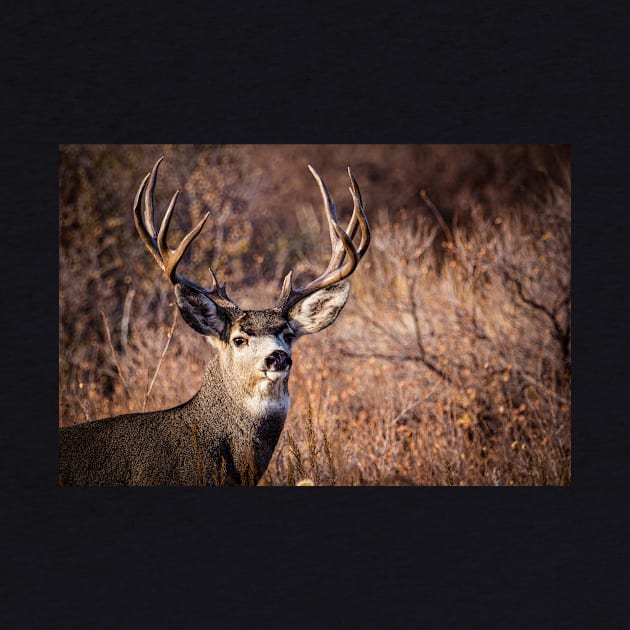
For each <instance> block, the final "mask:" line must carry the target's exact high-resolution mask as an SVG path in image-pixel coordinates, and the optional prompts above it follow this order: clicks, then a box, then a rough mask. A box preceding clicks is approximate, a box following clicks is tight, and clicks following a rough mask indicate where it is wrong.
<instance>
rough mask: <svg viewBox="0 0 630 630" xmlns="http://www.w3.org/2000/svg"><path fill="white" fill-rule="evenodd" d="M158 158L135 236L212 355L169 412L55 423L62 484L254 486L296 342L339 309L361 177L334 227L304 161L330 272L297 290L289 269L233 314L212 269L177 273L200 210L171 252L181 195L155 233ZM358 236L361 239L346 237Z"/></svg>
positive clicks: (138, 207)
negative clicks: (348, 212) (200, 275)
mask: <svg viewBox="0 0 630 630" xmlns="http://www.w3.org/2000/svg"><path fill="white" fill-rule="evenodd" d="M162 159H163V157H162V158H160V159H159V160H158V161H157V162H156V164H155V166H154V167H153V169H152V170H151V172H150V173H148V174H147V176H146V177H145V178H144V179H143V180H142V183H141V184H140V187H139V188H138V192H137V193H136V197H135V201H134V206H133V214H134V220H135V224H136V228H137V230H138V233H139V234H140V238H141V239H142V241H143V242H144V244H145V245H146V247H147V249H148V250H149V252H150V253H151V255H152V256H153V258H154V259H155V261H156V262H157V264H158V265H159V267H160V268H161V269H162V270H164V271H165V272H166V274H167V276H168V277H169V279H170V281H171V283H172V284H173V285H174V287H175V296H176V300H177V305H178V307H179V310H180V312H181V315H182V317H183V319H184V320H185V321H186V323H187V324H188V325H189V326H190V327H191V328H192V329H193V330H195V331H196V332H198V333H200V334H201V335H203V336H205V337H206V339H207V340H208V341H209V342H210V343H211V344H212V345H213V346H214V347H215V348H216V350H217V352H216V354H215V356H214V358H213V359H212V360H211V361H210V363H209V365H208V366H207V368H206V372H205V375H204V378H203V382H202V385H201V388H200V390H199V392H198V393H197V394H196V395H195V396H193V397H192V398H191V399H190V400H189V401H188V402H186V403H184V404H181V405H179V406H177V407H173V408H172V409H166V410H163V411H154V412H148V413H132V414H125V415H121V416H116V417H113V418H107V419H104V420H95V421H91V422H86V423H83V424H78V425H74V426H70V427H66V428H62V429H61V430H60V467H59V468H60V470H59V480H60V483H61V484H63V485H206V484H232V485H244V484H253V483H257V482H258V481H259V480H260V478H261V476H262V475H263V474H264V472H265V470H266V469H267V466H268V464H269V460H270V459H271V456H272V454H273V451H274V449H275V447H276V444H277V442H278V439H279V437H280V433H281V431H282V428H283V426H284V422H285V419H286V416H287V412H288V409H289V391H288V380H289V374H290V371H291V347H292V344H293V342H294V341H295V340H296V339H297V338H299V337H301V336H302V335H307V334H310V333H315V332H319V331H320V330H322V329H324V328H326V327H327V326H330V324H332V323H333V322H334V321H335V320H336V319H337V316H338V315H339V313H340V311H341V309H342V308H343V307H344V305H345V303H346V300H347V299H348V294H349V290H350V285H349V283H348V281H347V278H348V277H349V276H350V275H351V274H352V273H353V272H354V270H355V269H356V267H357V264H358V262H359V261H360V260H361V258H362V257H363V255H364V254H365V252H366V250H367V248H368V245H369V242H370V230H369V226H368V222H367V219H366V216H365V212H364V210H363V202H362V199H361V193H360V191H359V185H358V183H357V181H356V179H355V178H354V176H353V174H352V172H351V171H350V169H348V174H349V176H350V193H351V195H352V198H353V200H354V209H353V212H352V216H351V218H350V221H349V223H348V226H347V228H346V230H344V229H343V228H342V227H341V226H340V225H339V223H338V220H337V213H336V209H335V204H334V203H333V201H332V199H331V196H330V193H329V191H328V188H327V187H326V185H325V184H324V182H323V180H322V179H321V177H320V176H319V175H318V174H317V172H316V171H315V169H313V168H312V167H311V166H309V167H308V168H309V169H310V171H311V174H312V175H313V177H314V178H315V181H316V182H317V184H318V186H319V189H320V191H321V195H322V198H323V201H324V209H325V213H326V217H327V220H328V227H329V231H330V239H331V244H332V253H331V257H330V262H329V263H328V267H327V268H326V270H325V271H324V272H323V273H322V274H321V275H320V276H319V277H318V278H316V279H315V280H313V281H312V282H309V283H308V284H306V285H304V286H301V287H299V288H294V286H293V283H292V274H293V272H292V271H290V272H289V273H288V274H287V275H286V277H285V278H284V281H283V284H282V290H281V292H280V297H279V299H278V301H277V302H276V304H275V306H274V307H273V308H270V309H265V310H248V311H244V310H241V309H240V308H239V307H238V305H237V304H236V303H235V302H234V301H232V299H230V297H228V294H227V291H226V285H225V283H223V284H219V282H218V280H217V277H216V274H215V272H214V271H213V270H210V272H211V284H210V286H209V287H207V288H206V287H202V286H200V285H198V284H195V283H194V282H191V281H190V280H188V279H186V278H184V277H183V276H182V275H180V274H179V273H178V272H177V265H178V263H179V262H180V260H181V258H182V256H183V254H184V252H185V251H186V250H187V248H188V247H189V245H190V244H191V242H192V241H193V240H194V239H195V238H196V237H197V236H198V234H199V233H200V232H201V229H202V228H203V226H204V223H205V222H206V220H207V218H208V214H206V216H205V217H204V218H203V219H202V220H201V221H200V222H199V224H198V225H197V226H196V227H195V228H194V229H193V230H191V231H190V232H189V233H188V234H187V235H186V236H185V237H184V238H183V240H182V242H181V243H180V244H179V246H178V247H177V248H176V249H171V248H170V247H169V246H168V245H167V240H166V235H167V232H168V228H169V224H170V222H171V218H172V216H173V210H174V208H175V203H176V201H177V197H178V194H179V191H177V192H176V193H175V194H174V195H173V198H172V199H171V202H170V204H169V206H168V209H167V210H166V214H165V216H164V219H163V220H162V223H161V226H160V229H159V230H156V228H155V225H154V209H153V191H154V189H155V184H156V178H157V173H158V167H159V165H160V162H161V161H162ZM357 230H358V231H359V232H360V243H359V245H358V247H356V246H355V244H354V240H353V239H354V238H355V235H356V233H357Z"/></svg>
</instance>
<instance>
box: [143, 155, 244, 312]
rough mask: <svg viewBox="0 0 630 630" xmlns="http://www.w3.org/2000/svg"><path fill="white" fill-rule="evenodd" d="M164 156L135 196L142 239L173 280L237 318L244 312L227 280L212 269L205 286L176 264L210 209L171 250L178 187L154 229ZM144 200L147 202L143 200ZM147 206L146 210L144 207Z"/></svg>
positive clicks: (200, 227) (198, 230) (196, 233)
mask: <svg viewBox="0 0 630 630" xmlns="http://www.w3.org/2000/svg"><path fill="white" fill-rule="evenodd" d="M163 159H164V156H162V157H161V158H160V159H159V160H158V161H157V162H156V163H155V165H154V166H153V168H152V169H151V172H150V173H148V174H147V175H146V177H145V178H144V179H143V180H142V183H141V184H140V187H139V188H138V192H137V193H136V198H135V200H134V203H133V218H134V221H135V224H136V229H137V230H138V234H140V238H141V239H142V241H143V242H144V244H145V245H146V247H147V249H148V250H149V252H150V253H151V255H152V256H153V258H155V260H156V262H157V264H158V265H159V266H160V268H161V269H162V270H164V271H165V272H166V275H167V276H168V277H169V279H170V281H171V282H172V283H173V284H174V285H175V284H183V285H185V286H187V287H189V288H191V289H193V290H195V291H198V292H200V293H203V294H204V295H206V296H208V297H209V298H210V299H211V300H212V301H213V302H215V304H217V305H218V306H221V307H222V308H224V309H226V310H227V312H228V313H229V314H230V315H231V316H232V317H237V316H239V315H241V314H242V311H241V309H240V308H239V307H238V305H237V304H236V303H235V302H233V301H232V300H231V299H230V298H229V297H228V294H227V291H226V285H225V282H224V283H223V284H221V285H220V284H219V282H218V280H217V276H216V274H215V272H214V270H212V269H210V273H211V277H212V286H211V287H210V288H206V287H202V286H200V285H198V284H196V283H194V282H191V281H190V280H188V279H186V278H184V276H182V275H180V274H179V273H177V265H178V264H179V261H180V260H181V259H182V256H183V255H184V252H185V251H186V250H187V249H188V247H189V246H190V244H191V243H192V242H193V240H194V239H195V238H196V237H197V236H198V234H199V232H201V230H202V228H203V226H204V224H205V222H206V220H207V219H208V215H209V214H210V213H209V212H208V213H206V216H205V217H203V219H201V221H199V223H198V224H197V225H196V226H195V227H194V228H193V229H192V230H191V231H190V232H189V233H188V234H186V236H184V238H183V239H182V241H181V243H180V244H179V245H178V246H177V249H171V248H170V247H169V246H168V244H167V242H166V234H167V232H168V228H169V226H170V224H171V218H172V217H173V211H174V210H175V204H176V203H177V198H178V197H179V190H178V191H176V192H175V194H174V195H173V197H172V199H171V202H170V203H169V204H168V208H167V210H166V214H165V215H164V218H163V219H162V223H161V225H160V229H159V231H156V229H155V211H154V208H153V191H154V190H155V183H156V181H157V172H158V167H159V166H160V163H161V162H162V160H163ZM142 201H144V204H143V203H142ZM143 205H144V211H143V209H142V206H143Z"/></svg>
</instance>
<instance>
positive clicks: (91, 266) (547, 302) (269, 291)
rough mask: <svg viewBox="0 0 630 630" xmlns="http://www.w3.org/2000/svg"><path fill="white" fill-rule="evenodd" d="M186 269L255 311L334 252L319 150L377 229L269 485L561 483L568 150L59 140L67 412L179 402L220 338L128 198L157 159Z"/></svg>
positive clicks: (566, 399)
mask: <svg viewBox="0 0 630 630" xmlns="http://www.w3.org/2000/svg"><path fill="white" fill-rule="evenodd" d="M161 155H164V156H165V158H166V159H165V160H164V162H163V163H162V166H161V168H160V175H159V177H158V183H157V187H156V190H155V195H154V198H155V207H156V215H157V218H156V221H157V222H159V221H160V220H161V217H162V215H163V212H164V210H165V209H166V206H167V205H168V202H169V200H170V198H171V196H172V194H173V193H174V192H175V190H181V195H180V199H179V202H178V205H177V208H176V211H175V215H174V218H173V222H172V225H171V228H170V231H169V241H170V244H171V246H174V245H176V244H177V243H178V241H179V239H180V238H181V237H182V236H183V235H184V234H185V233H186V232H187V231H189V230H190V228H191V227H192V226H193V225H195V224H196V223H197V222H198V221H199V220H200V218H201V217H202V216H203V215H204V214H205V213H206V212H208V211H209V212H210V218H209V220H208V222H207V223H206V226H205V228H204V230H203V232H202V234H201V235H200V236H199V237H198V238H197V239H196V240H195V242H194V244H193V245H192V246H191V248H190V251H189V252H187V254H186V257H185V258H184V260H183V261H182V264H181V265H180V272H181V273H183V274H184V275H185V276H186V277H188V278H189V279H191V280H194V281H196V282H198V283H200V284H205V285H208V284H209V277H210V275H209V271H208V268H209V267H212V268H214V269H215V270H216V272H217V275H218V277H219V279H220V281H227V283H228V290H229V293H230V297H231V298H232V299H234V300H235V301H236V302H237V303H238V304H239V305H240V306H241V307H242V308H265V307H268V306H271V305H272V304H273V303H274V301H275V299H276V297H277V296H278V294H279V289H280V284H281V281H282V278H283V277H284V275H285V274H286V273H287V271H288V270H289V269H293V270H294V273H295V279H296V281H297V283H300V282H303V281H308V280H310V279H312V278H313V277H315V276H316V275H319V273H321V272H322V271H323V269H324V268H325V266H326V264H327V262H328V257H329V247H330V244H329V243H330V241H329V237H328V228H327V225H326V222H325V219H324V215H323V206H322V201H321V197H320V193H319V190H318V188H317V185H316V184H315V181H314V180H313V178H312V177H311V175H310V173H309V172H308V170H307V168H306V165H307V164H311V165H312V166H313V167H314V168H316V169H317V170H318V172H319V173H320V175H321V176H322V177H323V179H324V181H325V182H326V184H327V186H328V188H329V189H330V191H331V194H332V196H333V199H334V200H335V202H336V204H337V210H338V213H339V215H340V217H341V218H342V223H343V222H344V221H343V218H346V217H347V218H349V216H350V213H351V210H352V198H351V196H350V193H349V192H348V185H349V180H348V175H347V167H348V166H350V167H351V168H352V171H353V173H354V175H355V176H356V178H357V180H358V181H359V184H360V187H361V192H362V195H363V199H364V205H365V209H366V213H367V215H368V219H369V221H370V225H371V228H372V243H371V245H370V249H369V251H368V253H367V255H366V257H365V258H364V260H363V261H362V262H361V264H360V265H359V268H358V270H357V271H356V272H355V274H354V275H353V276H352V292H351V297H350V300H349V302H348V304H347V306H346V308H345V309H344V312H343V314H342V316H341V317H340V318H339V320H338V321H337V322H336V323H335V324H334V325H333V326H331V327H330V328H328V329H326V330H325V331H323V332H322V333H319V334H318V335H313V336H308V337H305V338H304V339H302V340H301V341H300V342H299V343H298V344H297V346H296V349H295V352H294V368H293V373H292V377H291V381H290V383H289V385H290V390H291V398H292V404H291V410H290V412H289V416H288V418H287V422H286V425H285V430H284V432H283V434H282V437H281V439H280V442H279V444H278V447H277V449H276V452H275V454H274V457H273V459H272V462H271V465H270V466H269V469H268V471H267V473H266V475H265V476H264V478H263V480H262V482H261V484H262V485H294V484H295V483H299V482H306V483H313V484H315V485H567V484H569V483H570V478H571V441H570V434H571V426H570V388H571V335H570V307H571V296H570V280H571V266H570V262H571V261H570V253H571V173H570V147H569V146H567V145H237V146H230V145H216V146H214V145H199V146H197V145H115V146H114V145H63V146H61V147H60V149H59V381H60V387H59V409H60V411H59V415H60V426H67V425H71V424H75V423H80V422H85V421H88V420H94V419H98V418H101V417H107V416H111V415H116V414H120V413H126V412H136V411H141V410H147V411H148V410H152V409H158V408H166V407H169V406H174V405H177V404H179V403H182V402H184V401H186V400H188V399H189V398H190V397H191V396H192V395H194V393H195V392H196V391H197V389H198V388H199V385H200V383H201V378H202V375H203V371H204V368H205V364H206V362H207V360H208V359H209V357H210V355H211V352H213V350H212V348H211V347H210V346H209V345H208V344H206V343H205V342H204V340H203V338H202V337H201V336H199V335H197V334H196V333H194V332H193V331H192V330H191V329H190V328H188V326H187V325H186V324H185V323H184V322H183V321H182V319H181V317H180V316H179V314H178V313H177V309H176V307H175V304H174V294H173V290H172V286H171V285H170V283H169V281H168V280H167V279H166V278H165V277H164V276H163V275H162V272H161V271H160V269H159V268H158V267H157V265H156V264H155V262H154V261H153V259H152V257H151V256H150V255H149V253H148V252H147V250H146V249H145V247H144V245H143V244H142V242H141V241H140V239H139V237H138V235H137V233H136V230H135V226H134V224H133V217H132V212H131V208H132V203H133V199H134V196H135V193H136V190H137V187H138V185H139V184H140V182H141V180H142V178H143V177H144V176H145V175H146V173H147V172H148V171H149V170H150V169H151V167H152V166H153V164H154V163H155V161H156V160H157V159H158V158H159V157H160V156H161Z"/></svg>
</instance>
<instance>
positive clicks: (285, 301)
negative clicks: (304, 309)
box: [278, 165, 370, 310]
mask: <svg viewBox="0 0 630 630" xmlns="http://www.w3.org/2000/svg"><path fill="white" fill-rule="evenodd" d="M308 168H309V170H310V172H311V174H312V175H313V177H314V178H315V181H316V182H317V184H318V186H319V189H320V192H321V194H322V199H323V201H324V212H325V215H326V219H327V221H328V229H329V232H330V241H331V249H332V251H331V256H330V262H329V263H328V266H327V268H326V271H324V273H323V274H321V275H320V276H319V277H318V278H316V279H315V280H313V281H312V282H310V283H308V284H307V285H305V286H303V287H300V288H298V289H294V288H293V286H292V277H293V272H291V271H290V272H289V273H288V274H287V275H286V276H285V278H284V281H283V283H282V290H281V292H280V298H279V300H278V304H279V307H280V308H281V309H282V310H286V309H288V308H290V307H291V306H293V305H294V304H296V303H297V302H299V301H300V300H303V299H304V298H305V297H307V296H308V295H310V294H312V293H314V292H315V291H317V290H319V289H322V288H324V287H328V286H331V285H333V284H336V283H337V282H340V281H341V280H344V279H345V278H348V277H349V276H350V275H351V274H352V273H353V272H354V270H355V269H356V267H357V264H358V263H359V261H360V260H361V258H362V257H363V254H364V253H365V251H366V250H367V247H368V245H369V242H370V229H369V226H368V222H367V217H366V216H365V212H364V210H363V201H362V198H361V192H360V190H359V185H358V183H357V181H356V179H355V178H354V176H353V175H352V172H351V171H350V169H349V168H348V174H349V176H350V182H351V187H350V194H351V195H352V198H353V201H354V209H353V211H352V217H351V218H350V222H349V223H348V228H347V229H346V230H345V231H344V229H343V228H342V227H341V226H340V225H339V222H338V220H337V211H336V207H335V204H334V202H333V200H332V197H331V196H330V192H329V191H328V188H327V187H326V184H325V183H324V181H323V180H322V178H321V177H320V176H319V174H318V173H317V171H316V170H315V169H314V168H313V167H312V166H310V165H308ZM358 227H360V228H361V242H360V244H359V248H358V249H357V248H355V246H354V243H353V240H352V239H353V238H354V235H355V234H356V231H357V228H358ZM346 256H347V260H345V259H346Z"/></svg>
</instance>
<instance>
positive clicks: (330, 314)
mask: <svg viewBox="0 0 630 630" xmlns="http://www.w3.org/2000/svg"><path fill="white" fill-rule="evenodd" d="M349 295H350V283H349V282H346V281H345V280H344V281H342V282H337V284H333V285H331V286H329V287H325V288H323V289H320V290H319V291H315V293H313V294H312V295H309V296H308V297H306V298H304V299H303V300H302V301H300V302H298V303H297V304H296V305H295V306H293V307H292V308H291V310H290V311H289V324H290V325H291V328H293V330H295V333H296V335H297V336H301V335H309V334H311V333H316V332H319V331H320V330H323V329H324V328H326V327H327V326H330V325H331V324H332V323H333V322H334V321H335V320H336V319H337V317H338V316H339V313H340V312H341V309H342V308H343V307H344V306H345V305H346V302H347V301H348V296H349Z"/></svg>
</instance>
